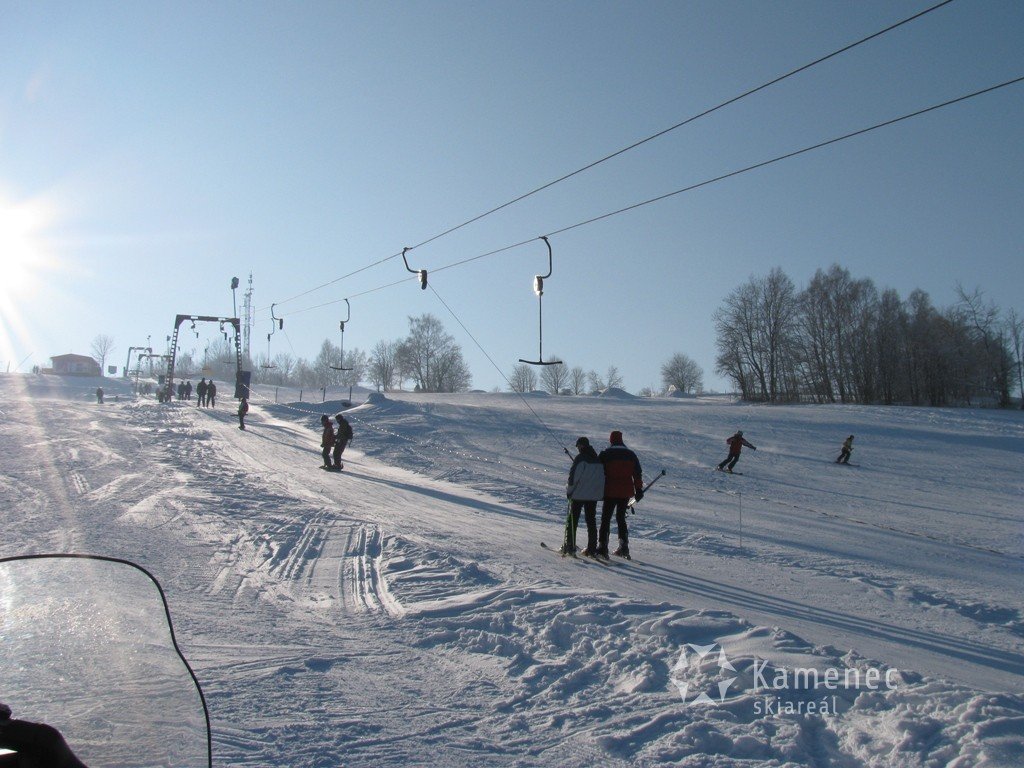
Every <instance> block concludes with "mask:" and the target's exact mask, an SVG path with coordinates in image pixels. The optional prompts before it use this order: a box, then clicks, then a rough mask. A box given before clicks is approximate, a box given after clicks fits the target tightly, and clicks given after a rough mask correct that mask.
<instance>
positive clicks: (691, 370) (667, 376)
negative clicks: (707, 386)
mask: <svg viewBox="0 0 1024 768" xmlns="http://www.w3.org/2000/svg"><path fill="white" fill-rule="evenodd" d="M661 383H662V384H663V385H664V387H665V389H668V388H669V387H675V388H676V389H677V390H679V391H680V392H695V391H697V390H698V389H700V388H701V387H703V386H704V369H703V368H701V367H700V366H699V365H697V362H696V361H695V360H694V359H693V358H691V357H688V356H687V355H684V354H683V353H682V352H677V353H676V354H674V355H672V357H671V358H669V361H668V362H667V363H665V364H664V365H663V366H661Z"/></svg>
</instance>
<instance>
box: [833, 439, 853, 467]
mask: <svg viewBox="0 0 1024 768" xmlns="http://www.w3.org/2000/svg"><path fill="white" fill-rule="evenodd" d="M851 453H853V435H850V436H849V437H848V438H846V439H845V440H844V441H843V447H842V449H841V450H840V451H839V458H838V459H836V464H849V463H850V454H851Z"/></svg>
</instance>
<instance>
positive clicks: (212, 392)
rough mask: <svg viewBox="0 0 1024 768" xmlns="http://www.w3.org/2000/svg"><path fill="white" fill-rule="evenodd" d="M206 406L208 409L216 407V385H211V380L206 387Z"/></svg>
mask: <svg viewBox="0 0 1024 768" xmlns="http://www.w3.org/2000/svg"><path fill="white" fill-rule="evenodd" d="M206 404H207V406H209V407H210V408H214V407H216V405H217V385H216V384H214V383H213V379H210V382H209V383H208V384H207V385H206Z"/></svg>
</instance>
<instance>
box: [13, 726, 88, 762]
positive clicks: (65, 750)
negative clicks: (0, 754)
mask: <svg viewBox="0 0 1024 768" xmlns="http://www.w3.org/2000/svg"><path fill="white" fill-rule="evenodd" d="M0 747H2V748H4V749H12V750H14V751H15V752H17V755H15V756H13V757H14V762H11V763H6V762H3V761H4V760H7V759H8V757H11V756H6V757H4V758H0V765H8V764H10V765H38V766H44V765H45V766H49V768H85V764H84V763H82V761H81V760H79V759H78V758H77V757H75V754H74V752H72V751H71V748H70V747H69V746H68V745H67V742H66V741H64V737H63V736H61V735H60V731H58V730H57V729H56V728H54V727H53V726H50V725H46V724H44V723H30V722H28V721H27V720H9V719H3V720H0ZM19 761H20V762H19Z"/></svg>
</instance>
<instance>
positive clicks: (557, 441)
mask: <svg viewBox="0 0 1024 768" xmlns="http://www.w3.org/2000/svg"><path fill="white" fill-rule="evenodd" d="M430 290H431V291H432V292H433V294H434V295H435V296H436V297H437V300H438V301H440V302H441V304H442V305H443V306H444V308H445V309H447V310H448V312H449V313H450V314H451V316H452V317H453V318H455V322H456V323H458V324H459V326H460V327H461V328H462V330H463V331H465V332H466V335H467V336H469V338H470V339H471V340H472V341H473V343H474V344H476V347H477V349H479V350H480V352H481V353H482V354H483V356H484V357H486V358H487V360H488V362H489V363H490V364H491V365H492V366H493V367H494V370H496V371H497V372H498V375H499V376H501V378H503V379H504V380H505V383H506V384H508V387H509V389H510V390H512V391H513V392H516V390H515V388H514V387H513V386H512V382H511V381H510V380H509V378H508V376H506V375H505V372H504V371H502V370H501V368H500V367H499V366H498V364H497V363H496V362H494V358H493V357H491V356H490V355H489V354H488V352H487V350H486V349H484V348H483V345H482V344H481V343H480V342H479V341H477V339H476V336H474V335H473V333H472V332H471V331H470V330H469V328H467V327H466V324H465V323H463V322H462V320H461V319H460V318H459V316H458V315H457V314H455V310H454V309H452V308H451V307H450V306H449V305H448V302H446V301H445V300H444V299H443V298H441V294H439V293H438V292H437V289H436V288H434V286H430ZM516 394H517V395H519V399H520V400H522V401H523V404H524V405H525V406H526V407H527V409H528V410H529V411H530V413H532V414H533V418H534V419H536V421H537V423H538V424H540V425H541V426H542V427H544V429H545V430H547V433H548V435H550V437H551V439H552V440H553V441H554V442H555V444H556V445H557V446H558V447H559V448H561V449H562V450H563V451H565V454H566V456H569V457H570V458H572V454H571V453H569V449H568V448H566V447H565V445H563V444H562V441H561V440H560V439H559V438H558V436H557V435H556V434H555V433H554V431H553V430H552V429H551V427H549V426H548V425H547V423H546V422H545V421H544V419H542V418H541V417H540V414H538V413H537V411H535V410H534V409H533V406H532V405H530V401H529V400H527V399H526V396H525V395H524V394H523V393H522V392H516Z"/></svg>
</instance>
